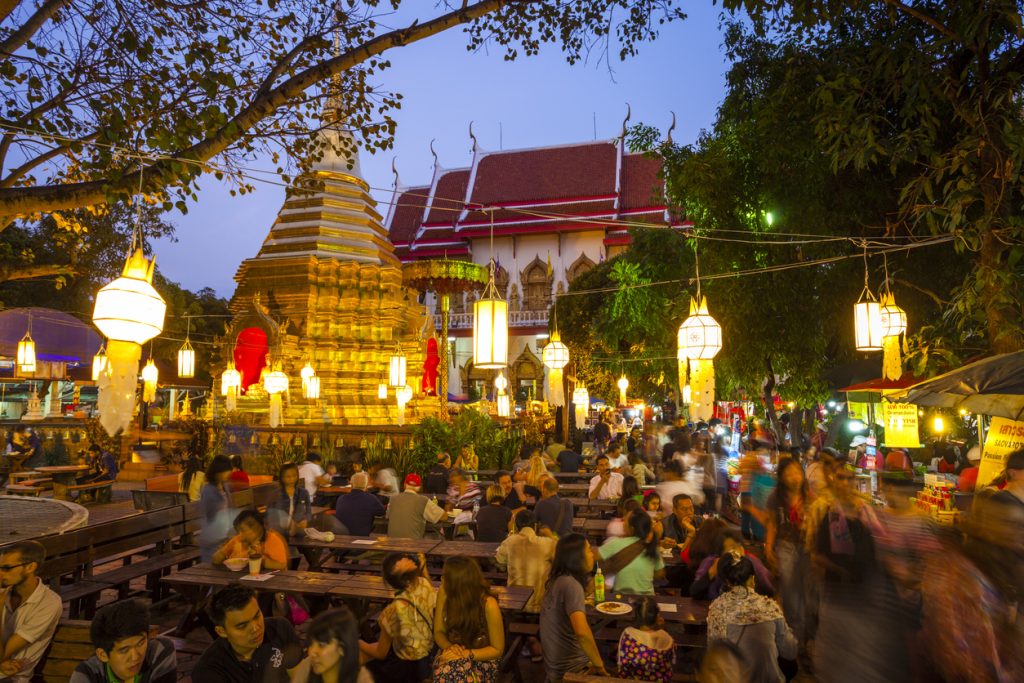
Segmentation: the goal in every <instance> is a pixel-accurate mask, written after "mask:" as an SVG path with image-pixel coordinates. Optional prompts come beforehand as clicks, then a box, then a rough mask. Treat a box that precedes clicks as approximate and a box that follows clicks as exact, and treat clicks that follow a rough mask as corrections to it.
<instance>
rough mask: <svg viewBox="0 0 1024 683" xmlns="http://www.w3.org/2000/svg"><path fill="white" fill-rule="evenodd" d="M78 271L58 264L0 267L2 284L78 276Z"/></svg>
mask: <svg viewBox="0 0 1024 683" xmlns="http://www.w3.org/2000/svg"><path fill="white" fill-rule="evenodd" d="M78 274H79V273H78V269H76V268H75V267H74V266H72V265H59V264H56V263H45V264H41V265H38V266H15V265H3V266H0V282H14V281H16V280H34V279H36V278H41V277H56V276H61V275H70V276H74V275H78Z"/></svg>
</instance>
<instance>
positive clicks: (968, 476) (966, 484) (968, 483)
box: [956, 467, 978, 493]
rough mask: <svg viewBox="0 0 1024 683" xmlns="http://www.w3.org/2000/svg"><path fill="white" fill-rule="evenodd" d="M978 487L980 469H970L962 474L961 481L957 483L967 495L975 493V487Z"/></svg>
mask: <svg viewBox="0 0 1024 683" xmlns="http://www.w3.org/2000/svg"><path fill="white" fill-rule="evenodd" d="M977 485H978V468H977V467H968V468H967V469H965V470H964V471H963V472H961V473H960V481H959V482H957V485H956V487H957V488H958V489H959V490H961V491H963V492H965V493H974V489H975V487H976V486H977Z"/></svg>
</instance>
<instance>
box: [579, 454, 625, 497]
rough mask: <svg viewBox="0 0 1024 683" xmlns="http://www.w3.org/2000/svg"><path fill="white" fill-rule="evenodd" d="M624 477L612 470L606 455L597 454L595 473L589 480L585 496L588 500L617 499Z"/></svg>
mask: <svg viewBox="0 0 1024 683" xmlns="http://www.w3.org/2000/svg"><path fill="white" fill-rule="evenodd" d="M623 479H624V477H623V476H622V475H621V474H619V473H618V472H612V470H611V467H610V466H609V463H608V456H607V455H599V456H597V474H595V475H594V476H593V477H592V478H591V480H590V488H589V489H588V491H587V497H588V498H590V500H618V499H619V496H621V495H622V481H623Z"/></svg>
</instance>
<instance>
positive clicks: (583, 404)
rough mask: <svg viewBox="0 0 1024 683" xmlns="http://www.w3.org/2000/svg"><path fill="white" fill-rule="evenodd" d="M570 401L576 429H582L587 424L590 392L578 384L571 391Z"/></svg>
mask: <svg viewBox="0 0 1024 683" xmlns="http://www.w3.org/2000/svg"><path fill="white" fill-rule="evenodd" d="M572 403H573V406H574V415H575V417H576V429H583V428H585V427H586V426H587V415H589V414H590V392H589V391H587V387H586V386H584V385H582V384H580V385H577V387H576V389H575V390H574V391H573V392H572Z"/></svg>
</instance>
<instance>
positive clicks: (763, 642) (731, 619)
mask: <svg viewBox="0 0 1024 683" xmlns="http://www.w3.org/2000/svg"><path fill="white" fill-rule="evenodd" d="M719 574H721V577H722V584H723V592H722V594H721V595H720V596H718V597H717V598H715V601H714V602H712V603H711V606H710V607H709V608H708V642H709V643H711V642H714V641H716V640H722V639H724V640H728V641H730V642H732V643H733V644H735V645H736V646H737V647H738V648H739V650H740V652H741V653H742V661H743V664H744V667H743V668H744V671H743V674H744V675H743V677H742V678H741V679H740V680H744V681H765V682H773V683H774V682H778V683H783V681H785V680H786V677H785V676H784V675H783V674H782V670H781V669H780V668H779V663H778V660H779V658H780V657H781V658H783V659H794V658H796V654H797V640H796V637H795V636H794V635H793V631H792V630H790V628H789V626H787V625H786V619H785V617H783V616H782V608H781V607H780V606H779V604H778V603H777V602H775V601H774V600H772V599H771V598H767V597H765V596H763V595H758V594H757V593H756V592H754V581H755V580H756V577H755V574H754V565H753V563H752V562H751V561H750V558H748V557H743V556H737V555H734V554H732V553H728V554H726V555H723V556H722V560H721V562H720V563H719Z"/></svg>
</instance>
